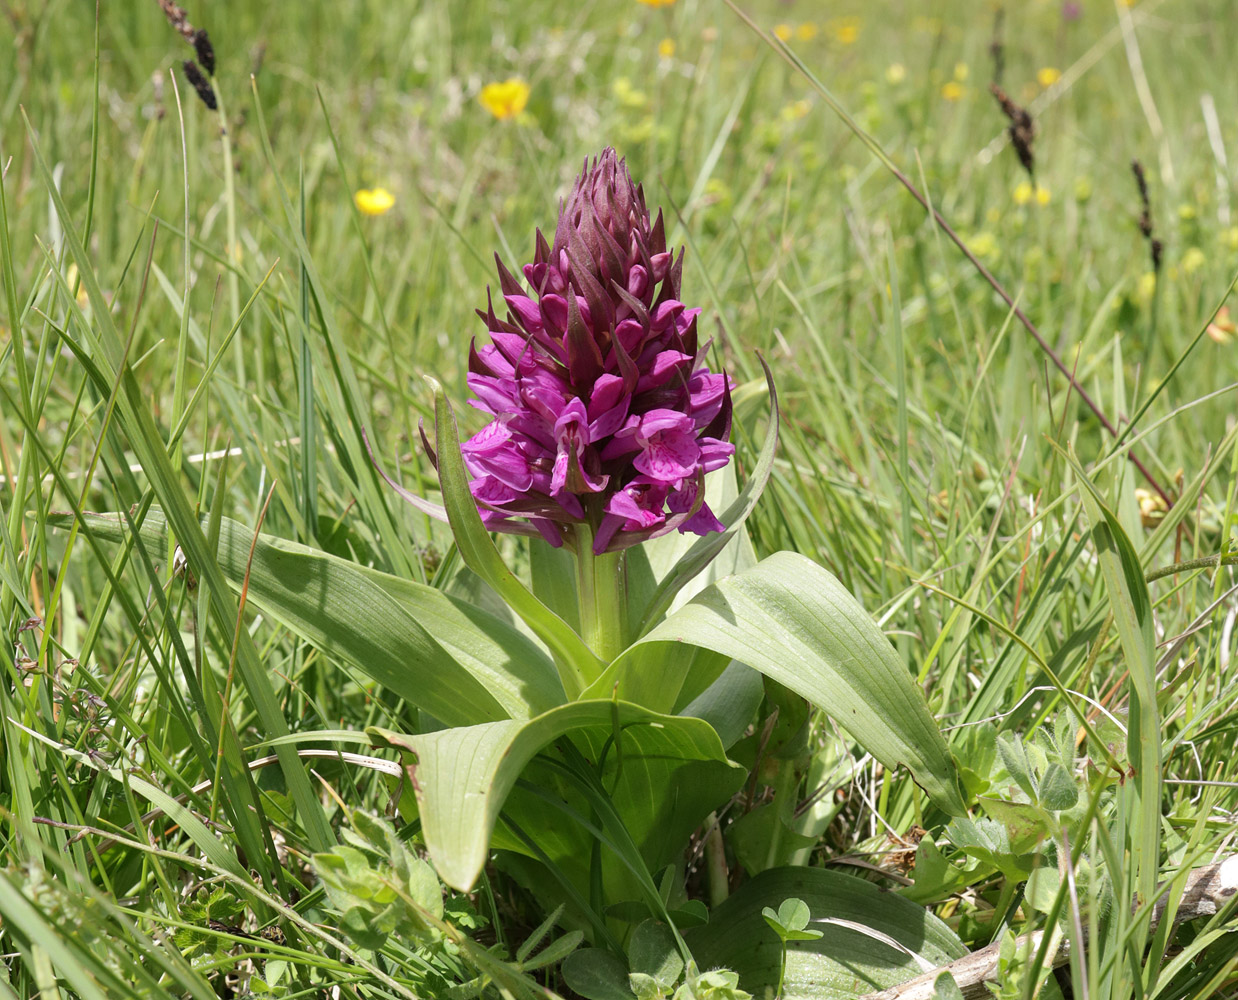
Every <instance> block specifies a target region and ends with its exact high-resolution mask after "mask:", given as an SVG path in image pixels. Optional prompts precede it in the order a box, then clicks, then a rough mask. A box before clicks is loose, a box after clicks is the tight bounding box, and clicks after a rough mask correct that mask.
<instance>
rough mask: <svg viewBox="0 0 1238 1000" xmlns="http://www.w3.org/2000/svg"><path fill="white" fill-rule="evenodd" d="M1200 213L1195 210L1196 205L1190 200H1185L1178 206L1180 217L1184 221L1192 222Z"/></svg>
mask: <svg viewBox="0 0 1238 1000" xmlns="http://www.w3.org/2000/svg"><path fill="white" fill-rule="evenodd" d="M1198 214H1199V213H1198V212H1197V211H1196V210H1195V206H1194V205H1192V204H1190V203H1189V202H1183V203H1182V204H1181V205H1179V206H1178V218H1179V219H1181V220H1182V221H1183V222H1190V221H1191V220H1192V219H1194V218H1195V216H1197V215H1198Z"/></svg>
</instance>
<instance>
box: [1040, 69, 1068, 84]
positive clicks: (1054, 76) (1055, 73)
mask: <svg viewBox="0 0 1238 1000" xmlns="http://www.w3.org/2000/svg"><path fill="white" fill-rule="evenodd" d="M1061 78H1062V71H1061V70H1060V69H1054V68H1053V67H1052V66H1044V67H1042V68H1041V69H1040V70H1038V71H1037V73H1036V82H1037V83H1038V84H1040V85H1041V86H1042V87H1052V86H1053V85H1054V84H1055V83H1057V82H1058V80H1060V79H1061Z"/></svg>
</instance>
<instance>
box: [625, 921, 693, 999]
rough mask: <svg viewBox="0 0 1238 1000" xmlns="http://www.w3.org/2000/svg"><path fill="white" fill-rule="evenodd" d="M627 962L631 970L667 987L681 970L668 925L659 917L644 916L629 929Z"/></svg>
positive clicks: (679, 958) (677, 976)
mask: <svg viewBox="0 0 1238 1000" xmlns="http://www.w3.org/2000/svg"><path fill="white" fill-rule="evenodd" d="M628 965H629V966H630V967H631V969H632V971H633V972H640V973H644V974H645V975H647V976H650V977H652V978H653V980H654V982H656V983H657V984H658V986H659V987H661V988H662V989H663V990H669V989H670V988H671V987H672V986H674V985H675V983H676V982H677V981H678V980H679V977H680V975H681V974H682V973H683V958H682V957H681V956H680V954H679V948H678V946H677V945H676V943H675V937H674V935H672V934H671V931H670V928H669V927H667V926H666V924H664V923H662V922H661V921H659V920H646V921H644V922H642V923H641V924H639V925H638V926H637V928H636V930H634V931H633V932H632V939H631V941H629V942H628Z"/></svg>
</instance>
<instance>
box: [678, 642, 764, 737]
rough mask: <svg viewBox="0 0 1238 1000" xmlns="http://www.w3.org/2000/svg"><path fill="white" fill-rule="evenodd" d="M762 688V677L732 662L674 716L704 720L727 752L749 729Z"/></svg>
mask: <svg viewBox="0 0 1238 1000" xmlns="http://www.w3.org/2000/svg"><path fill="white" fill-rule="evenodd" d="M764 696H765V688H764V686H763V685H762V684H761V675H760V674H759V673H757V672H756V671H755V670H753V669H752V668H751V667H750V666H748V665H747V664H744V663H739V662H738V661H736V660H732V661H731V662H730V664H729V665H728V666H727V668H726V669H725V670H724V671H723V672H722V676H720V677H719V678H718V679H717V680H716V681H714V682H713V683H712V684H711V685H709V687H707V688H706V689H705V690H704V691H702V692H701V693H700V694H699V695H697V696H696V697H695V698H693V699H692V700H691V701H690V702H688V703H687V704H686V705H684V706H683V708H681V709H679V710H678V712H677V713H676V714H677V715H688V716H691V717H692V718H694V719H704V720H705V721H706V722H708V723H709V724H710V725H711V726H713V727H714V729H715V730H716V731H717V733H718V738H719V739H720V740H722V745H723V746H724V747H727V748H730V746H731V745H732V744H734V743H735V741H736V740H738V739H739V738H740V737H741V736H743V735H744V730H746V729H747V728H748V723H749V722H751V721H752V717H753V716H754V715H755V714H756V711H757V707H758V706H759V705H760V704H761V699H762V698H763V697H764Z"/></svg>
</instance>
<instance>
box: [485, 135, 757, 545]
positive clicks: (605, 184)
mask: <svg viewBox="0 0 1238 1000" xmlns="http://www.w3.org/2000/svg"><path fill="white" fill-rule="evenodd" d="M496 262H497V263H498V272H499V287H500V290H501V292H502V296H503V301H504V303H505V304H506V306H507V312H506V316H505V318H500V317H499V316H498V315H497V314H496V312H495V309H494V304H493V301H492V302H491V303H490V305H489V306H488V307H487V309H486V310H485V311H484V312H483V311H481V310H478V315H479V316H481V318H482V319H483V320H484V321H485V323H486V326H487V329H488V331H489V333H490V343H489V344H486V345H484V346H481V347H478V346H477V345H476V343H474V344H473V346H472V349H471V350H470V352H469V376H468V385H469V388H470V389H471V390H472V392H473V394H474V398H473V399H472V400H471V401H470V402H471V403H472V405H473V406H475V407H477V408H478V409H479V410H481V411H483V412H484V413H487V414H489V415H490V416H491V417H493V418H494V419H493V420H491V422H490V423H488V424H487V425H486V426H485V427H483V428H482V429H481V430H480V431H479V432H478V433H477V434H475V435H473V437H471V438H470V439H469V440H468V441H466V442H465V443H464V445H463V446H462V451H463V453H464V462H465V467H466V468H467V469H468V472H469V475H470V476H471V477H472V479H471V481H470V484H469V485H470V489H471V490H472V493H473V497H474V499H475V500H476V501H477V505H478V508H479V510H480V513H481V516H482V520H483V521H484V522H485V524H486V526H487V527H488V528H489V529H490V530H492V531H508V532H518V533H522V534H528V533H530V532H531V531H534V530H535V531H536V532H540V533H541V534H542V536H543V537H545V538H546V539H547V541H549V542H550V543H551V544H552V545H556V546H558V545H562V544H564V542H565V541H566V542H568V543H569V544H571V545H572V546H573V547H575V543H576V539H577V537H578V533H577V529H576V527H575V526H576V525H582V526H587V527H588V529H589V530H588V533H587V537H589V538H591V539H592V550H593V552H594V554H595V555H601V554H602V553H604V552H613V551H618V550H620V549H624V548H627V547H628V546H631V545H635V544H637V543H639V542H642V541H644V540H646V539H648V538H653V537H656V536H658V535H661V534H665V533H666V532H669V531H675V530H678V531H680V532H695V533H696V534H701V535H704V534H708V533H709V532H713V531H722V530H723V525H722V523H721V522H720V521H719V520H718V519H717V517H715V516H714V514H713V512H712V511H710V509H709V507H708V506H707V505H706V504H705V499H704V497H705V490H704V477H705V473H707V472H711V471H713V470H714V469H720V468H722V467H723V466H725V465H726V464H727V462H728V461H730V458H731V455H732V454H733V453H734V451H735V448H734V446H733V445H731V444H730V443H729V441H728V438H729V437H730V432H731V384H732V383H731V380H730V378H729V377H728V376H727V375H725V374H718V373H715V372H712V371H710V370H709V368H708V367H707V365H706V363H705V353H706V350H707V347H708V345H701V344H699V343H698V341H697V331H696V320H697V316H698V315H699V313H700V310H699V309H689V308H687V307H685V306H684V304H683V303H682V302H681V301H680V300H679V285H680V279H681V275H682V272H683V252H682V250H681V251H680V253H679V256H678V257H675V256H674V255H672V254H671V253H670V252H668V251H667V249H666V234H665V229H664V226H663V222H662V215H661V213H660V212H659V213H658V217H657V218H656V219H653V220H651V219H650V216H649V211H648V209H647V208H646V207H645V196H644V193H643V192H642V190H641V188H640V186H639V185H637V184H634V183H633V181H632V178H631V175H629V173H628V170H627V167H626V165H625V164H624V161H623V160H621V159H619V158H618V157H617V155H616V154H615V151H614V150H613V149H606V150H605V151H604V152H603V153H602V155H601V156H599V157H597V158H596V159H595V160H594V161H593V163H592V164H589V163H588V162H586V163H585V167H584V170H583V171H582V173H581V175H580V177H579V178H578V179H577V181H576V185H575V187H574V188H573V190H572V194H571V196H570V197H569V198H568V200H567V202H566V203H565V204H563V205H562V206H561V208H560V211H559V221H558V225H557V226H556V227H555V234H554V241H553V243H548V242H547V241H546V239H545V237H544V236H543V235H542V234H541V232H540V231H539V232H538V233H537V239H536V247H535V250H534V255H533V261H532V263H530V264H526V265H525V266H524V268H523V272H522V273H523V275H524V278H525V282H521V281H520V280H519V279H518V278H517V277H516V276H515V275H514V274H512V272H511V271H509V270H508V269H507V268H506V267H505V266H504V265H503V262H502V261H501V260H498V258H497V257H496ZM580 535H581V537H586V536H585V533H584V532H581V533H580Z"/></svg>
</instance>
